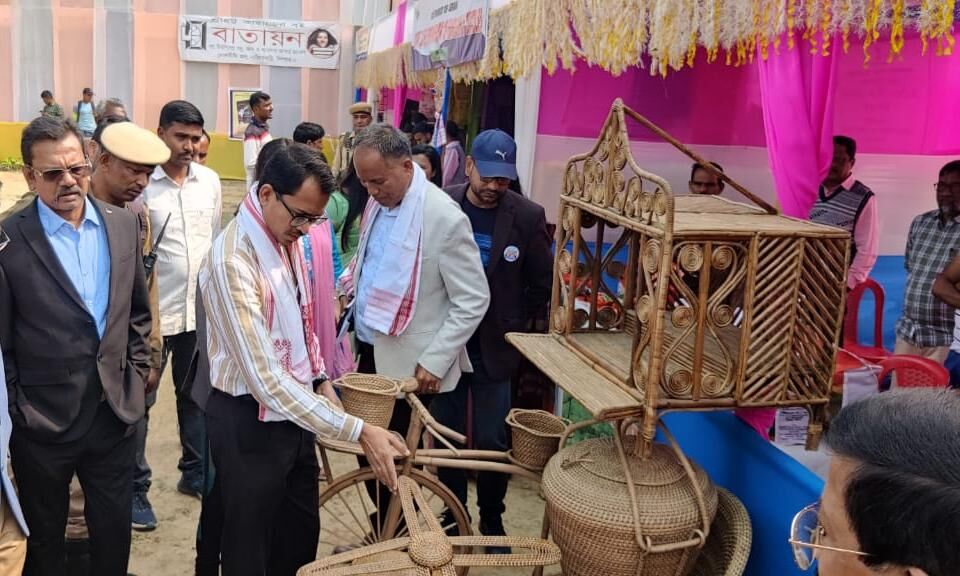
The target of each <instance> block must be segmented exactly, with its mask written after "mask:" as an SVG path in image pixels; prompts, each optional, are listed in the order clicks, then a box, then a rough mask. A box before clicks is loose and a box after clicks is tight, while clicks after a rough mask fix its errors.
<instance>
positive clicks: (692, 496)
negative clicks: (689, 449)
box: [543, 438, 717, 543]
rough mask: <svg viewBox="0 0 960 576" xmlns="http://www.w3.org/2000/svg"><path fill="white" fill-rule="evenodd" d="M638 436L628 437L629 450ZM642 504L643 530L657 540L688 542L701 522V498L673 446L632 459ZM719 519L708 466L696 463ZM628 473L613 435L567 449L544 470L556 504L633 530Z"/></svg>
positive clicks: (588, 518)
mask: <svg viewBox="0 0 960 576" xmlns="http://www.w3.org/2000/svg"><path fill="white" fill-rule="evenodd" d="M632 443H633V440H632V439H625V442H624V444H625V448H626V449H627V451H628V453H629V451H630V450H631V449H632ZM627 462H628V465H629V467H630V476H631V477H632V478H633V483H634V486H635V487H636V491H637V501H638V503H639V504H640V508H639V511H640V524H641V532H642V533H643V534H644V535H646V536H649V537H651V538H652V539H654V541H655V542H656V543H659V542H666V541H671V540H684V539H687V538H689V537H690V531H691V529H693V528H696V527H698V526H699V525H700V521H701V520H700V515H699V509H698V506H697V496H696V493H695V492H694V486H693V485H692V483H691V482H690V481H689V479H688V478H687V474H686V472H685V471H684V468H683V465H682V464H681V463H680V461H679V459H678V458H677V455H676V454H675V453H674V452H673V450H671V449H670V448H669V447H668V446H665V445H663V444H654V445H653V453H652V454H651V457H650V458H646V459H640V458H634V457H630V458H628V459H627ZM691 464H692V467H693V470H694V473H695V476H696V480H697V484H698V485H699V487H700V490H701V491H702V492H703V495H704V501H705V503H706V505H707V510H708V512H709V513H710V515H711V518H712V517H713V514H714V513H715V511H716V509H717V491H716V488H715V487H714V486H713V483H712V482H711V481H710V479H709V477H708V476H707V474H706V473H705V472H704V471H703V469H702V468H700V467H699V466H697V465H696V464H694V463H691ZM626 482H627V480H626V476H625V472H624V469H623V466H622V464H621V461H620V459H619V458H618V456H617V450H616V447H615V445H614V442H613V440H612V439H609V438H600V439H593V440H586V441H583V442H580V443H578V444H574V445H573V446H570V447H569V448H566V449H564V450H562V451H561V452H560V453H558V454H557V456H555V457H554V458H553V459H552V460H551V461H550V463H549V464H547V467H546V469H545V470H544V472H543V492H544V496H545V497H546V499H547V501H549V502H550V503H551V505H553V506H556V507H558V508H562V509H564V510H565V511H566V512H568V513H569V514H571V515H573V516H576V517H579V518H582V520H583V521H584V522H586V523H590V524H601V525H612V526H625V527H627V528H629V529H630V530H631V531H632V527H633V515H632V513H631V510H630V506H629V496H628V494H627V486H626Z"/></svg>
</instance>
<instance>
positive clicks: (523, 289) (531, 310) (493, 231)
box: [430, 130, 553, 536]
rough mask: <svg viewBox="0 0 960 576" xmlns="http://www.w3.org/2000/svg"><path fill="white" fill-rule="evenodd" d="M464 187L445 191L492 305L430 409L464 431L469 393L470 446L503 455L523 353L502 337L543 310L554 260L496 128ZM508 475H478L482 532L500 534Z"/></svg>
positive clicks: (449, 474) (462, 479) (512, 146)
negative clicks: (464, 368)
mask: <svg viewBox="0 0 960 576" xmlns="http://www.w3.org/2000/svg"><path fill="white" fill-rule="evenodd" d="M466 175H467V179H468V181H467V183H466V184H461V185H458V186H451V187H449V188H446V191H447V193H448V194H450V196H451V197H452V198H453V199H454V201H456V202H457V203H458V204H460V207H461V208H462V209H463V211H464V213H466V215H467V217H468V218H469V219H470V224H471V225H472V227H473V237H474V239H475V240H476V242H477V246H478V247H479V248H480V259H481V261H482V263H483V267H484V270H485V271H486V276H487V282H488V284H489V286H490V307H489V308H488V309H487V312H486V315H485V316H484V318H483V321H482V322H481V323H480V327H479V328H477V331H476V332H475V333H474V335H473V337H472V338H470V341H469V342H468V343H467V352H468V354H469V355H470V363H471V364H473V370H474V371H473V373H472V374H464V375H463V376H462V377H461V379H460V383H459V385H458V386H457V387H456V389H455V390H453V391H452V392H450V393H447V394H440V395H438V396H437V397H436V398H435V399H434V400H433V404H432V405H431V406H430V411H431V412H432V413H433V414H434V417H436V418H437V420H439V421H440V422H441V423H443V424H445V425H447V426H449V427H450V428H453V429H454V430H457V431H460V432H464V431H465V428H466V423H465V422H464V420H465V417H466V408H467V395H468V393H470V392H472V396H473V431H472V438H473V444H474V448H476V449H478V450H501V451H502V450H506V449H507V431H506V428H505V425H504V419H505V418H506V416H507V412H509V410H510V403H511V394H510V380H511V377H512V376H513V374H514V372H515V371H516V369H517V366H518V365H519V362H520V354H519V352H517V350H516V349H515V348H514V347H513V346H511V345H510V344H508V343H507V342H506V340H505V339H504V335H505V334H506V333H507V332H523V331H525V330H528V326H529V325H530V320H531V319H533V318H535V317H537V315H538V314H540V312H542V311H543V308H544V306H545V305H546V303H547V301H548V299H549V298H550V290H551V285H552V279H553V274H552V270H553V256H552V254H551V251H550V236H549V234H548V233H547V220H546V216H545V214H544V211H543V207H541V206H540V205H539V204H536V203H534V202H532V201H530V200H528V199H527V198H525V197H523V196H522V195H521V194H517V193H516V192H513V191H511V190H510V189H509V187H510V183H511V182H512V181H514V180H516V179H517V144H516V142H514V141H513V138H511V137H510V136H509V135H508V134H507V133H505V132H503V131H501V130H486V131H484V132H481V133H480V134H478V135H477V137H476V138H475V139H474V141H473V149H472V151H471V154H470V155H469V156H467V158H466ZM439 475H440V480H442V481H443V482H444V484H446V485H447V487H448V488H450V489H451V490H452V491H453V492H454V493H455V494H456V495H457V497H458V498H459V499H460V501H461V502H463V504H464V506H466V504H467V478H466V474H465V473H464V472H463V471H462V470H453V469H449V468H441V469H440V471H439ZM508 479H509V478H508V477H507V476H506V475H504V474H497V473H492V472H481V473H480V475H479V477H478V479H477V504H478V506H479V508H480V532H481V533H482V534H484V535H488V536H498V535H503V534H504V530H503V521H502V519H501V516H502V514H503V511H504V505H503V499H504V496H505V495H506V493H507V481H508Z"/></svg>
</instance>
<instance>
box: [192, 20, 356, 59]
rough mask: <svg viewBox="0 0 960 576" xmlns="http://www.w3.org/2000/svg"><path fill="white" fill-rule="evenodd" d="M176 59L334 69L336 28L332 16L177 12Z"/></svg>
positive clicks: (337, 47) (337, 52)
mask: <svg viewBox="0 0 960 576" xmlns="http://www.w3.org/2000/svg"><path fill="white" fill-rule="evenodd" d="M179 45H180V59H181V60H186V61H189V62H216V63H219V64H262V65H266V66H290V67H294V68H322V69H326V70H335V69H336V68H337V67H339V64H340V28H339V25H338V24H337V23H335V22H302V21H298V20H262V19H249V18H227V17H219V16H180V42H179Z"/></svg>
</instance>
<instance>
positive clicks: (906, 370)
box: [877, 354, 950, 388]
mask: <svg viewBox="0 0 960 576" xmlns="http://www.w3.org/2000/svg"><path fill="white" fill-rule="evenodd" d="M880 368H881V371H880V376H879V378H877V381H878V382H881V383H882V382H884V381H885V380H886V379H887V376H889V375H890V374H893V375H894V376H895V377H896V380H897V387H898V388H946V387H947V386H949V385H950V372H948V371H947V369H946V368H944V367H943V366H942V365H940V364H938V363H936V362H934V361H933V360H930V359H928V358H921V357H920V356H910V355H907V354H899V355H896V356H890V357H889V358H887V359H885V360H882V361H881V362H880Z"/></svg>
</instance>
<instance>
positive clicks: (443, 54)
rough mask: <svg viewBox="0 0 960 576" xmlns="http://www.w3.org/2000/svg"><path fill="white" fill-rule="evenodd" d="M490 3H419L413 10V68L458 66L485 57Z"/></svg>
mask: <svg viewBox="0 0 960 576" xmlns="http://www.w3.org/2000/svg"><path fill="white" fill-rule="evenodd" d="M488 1H489V0H420V1H419V2H417V3H416V5H415V8H414V20H413V68H414V70H429V69H431V68H437V67H440V66H458V65H460V64H464V63H466V62H472V61H474V60H479V59H480V58H482V57H483V51H484V48H485V46H486V34H487V6H488Z"/></svg>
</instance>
